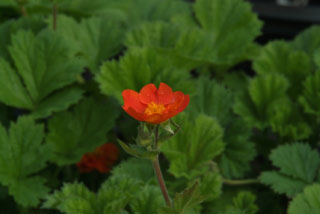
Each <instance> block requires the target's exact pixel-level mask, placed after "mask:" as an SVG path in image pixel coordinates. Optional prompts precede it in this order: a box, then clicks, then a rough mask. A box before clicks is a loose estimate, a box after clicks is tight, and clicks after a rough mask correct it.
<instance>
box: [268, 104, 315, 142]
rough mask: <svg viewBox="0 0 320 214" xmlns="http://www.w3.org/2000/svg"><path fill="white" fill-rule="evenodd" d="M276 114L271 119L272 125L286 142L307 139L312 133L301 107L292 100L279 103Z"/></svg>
mask: <svg viewBox="0 0 320 214" xmlns="http://www.w3.org/2000/svg"><path fill="white" fill-rule="evenodd" d="M277 105H278V106H277V107H276V108H275V109H274V114H273V116H272V117H271V118H270V120H269V121H270V125H271V127H272V129H273V131H274V132H276V133H278V134H279V135H280V136H281V137H283V138H284V140H286V141H295V140H301V139H306V138H307V137H309V136H310V134H311V133H312V129H311V127H310V126H309V124H308V123H307V121H306V119H305V117H304V115H303V113H302V112H301V111H300V109H299V106H298V105H297V104H296V103H293V102H291V101H290V100H285V99H283V100H282V101H280V102H278V104H277Z"/></svg>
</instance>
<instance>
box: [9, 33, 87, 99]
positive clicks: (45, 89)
mask: <svg viewBox="0 0 320 214" xmlns="http://www.w3.org/2000/svg"><path fill="white" fill-rule="evenodd" d="M9 51H10V54H11V57H12V58H13V60H14V62H15V65H16V68H17V71H18V73H19V74H20V75H21V77H22V79H23V81H24V83H25V85H26V88H27V90H28V92H29V94H30V96H31V98H32V99H33V100H35V101H40V100H42V99H43V98H44V97H46V96H48V95H49V94H50V93H51V92H53V91H55V90H57V89H60V88H62V87H64V86H66V85H69V84H70V83H72V82H74V81H75V80H76V77H77V75H78V74H79V73H80V72H82V64H81V63H80V61H78V60H76V59H75V58H72V55H70V54H71V51H70V48H69V47H68V45H67V43H66V42H65V41H64V40H62V38H61V37H59V36H57V35H56V34H54V33H53V32H51V31H42V33H40V34H39V35H38V36H34V35H33V34H32V33H31V32H30V31H19V32H18V33H17V34H15V35H13V36H12V46H10V48H9Z"/></svg>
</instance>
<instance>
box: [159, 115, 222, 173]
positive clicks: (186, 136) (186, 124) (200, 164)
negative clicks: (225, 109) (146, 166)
mask: <svg viewBox="0 0 320 214" xmlns="http://www.w3.org/2000/svg"><path fill="white" fill-rule="evenodd" d="M177 123H178V124H180V125H181V129H182V130H181V131H180V132H179V133H178V134H177V135H176V136H175V137H173V138H171V139H170V140H169V141H168V142H167V143H164V144H163V145H162V146H161V150H162V151H163V152H164V154H165V156H166V157H167V158H168V159H169V161H170V168H169V171H170V172H171V173H172V174H173V175H174V176H176V177H186V178H194V177H196V176H198V175H200V174H202V173H203V172H204V171H205V170H206V169H207V168H206V164H207V162H208V161H210V160H212V159H213V158H215V157H216V156H218V155H219V154H220V153H221V152H222V151H223V148H224V144H223V142H222V136H223V130H222V128H221V127H220V126H219V124H218V122H217V121H216V120H215V119H214V118H211V117H208V116H205V115H202V114H199V115H198V117H196V118H195V119H194V120H193V119H191V117H188V116H187V115H186V114H182V115H180V116H179V117H177Z"/></svg>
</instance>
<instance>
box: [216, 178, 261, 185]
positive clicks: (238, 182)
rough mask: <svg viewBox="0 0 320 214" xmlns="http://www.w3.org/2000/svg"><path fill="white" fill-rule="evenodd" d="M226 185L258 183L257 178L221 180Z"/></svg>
mask: <svg viewBox="0 0 320 214" xmlns="http://www.w3.org/2000/svg"><path fill="white" fill-rule="evenodd" d="M222 181H223V183H224V184H226V185H232V186H238V185H248V184H258V183H260V182H259V180H258V179H245V180H229V179H223V180H222Z"/></svg>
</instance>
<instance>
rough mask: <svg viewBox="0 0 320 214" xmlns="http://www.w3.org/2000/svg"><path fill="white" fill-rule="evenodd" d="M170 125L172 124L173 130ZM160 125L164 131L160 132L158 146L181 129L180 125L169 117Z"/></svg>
mask: <svg viewBox="0 0 320 214" xmlns="http://www.w3.org/2000/svg"><path fill="white" fill-rule="evenodd" d="M172 126H174V128H175V130H173V129H172ZM161 127H162V128H163V129H164V130H165V132H162V133H161V134H160V136H159V140H158V147H160V146H161V144H162V143H164V142H166V141H168V140H169V139H170V138H172V137H174V136H175V135H176V134H177V133H178V132H179V131H180V130H181V127H180V126H179V125H178V124H176V123H175V122H173V121H172V120H171V119H170V120H169V121H167V122H165V123H162V124H161Z"/></svg>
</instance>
